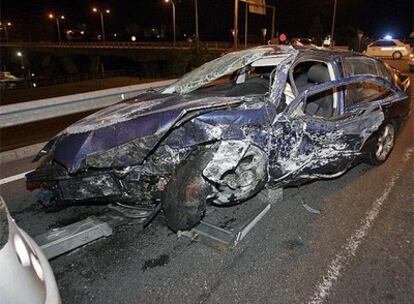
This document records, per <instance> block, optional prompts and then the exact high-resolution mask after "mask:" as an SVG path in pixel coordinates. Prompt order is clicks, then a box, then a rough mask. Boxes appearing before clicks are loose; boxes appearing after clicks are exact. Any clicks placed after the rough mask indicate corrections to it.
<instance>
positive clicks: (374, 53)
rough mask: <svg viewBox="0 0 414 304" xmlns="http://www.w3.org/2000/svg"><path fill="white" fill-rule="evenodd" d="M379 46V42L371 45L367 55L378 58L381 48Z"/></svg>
mask: <svg viewBox="0 0 414 304" xmlns="http://www.w3.org/2000/svg"><path fill="white" fill-rule="evenodd" d="M379 44H380V42H379V41H377V42H374V43H371V44H370V45H369V46H368V50H367V54H368V55H370V56H380V52H381V48H380V45H379Z"/></svg>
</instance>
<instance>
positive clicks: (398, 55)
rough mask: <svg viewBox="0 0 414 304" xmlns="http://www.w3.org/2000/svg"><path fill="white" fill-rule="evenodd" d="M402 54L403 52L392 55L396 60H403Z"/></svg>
mask: <svg viewBox="0 0 414 304" xmlns="http://www.w3.org/2000/svg"><path fill="white" fill-rule="evenodd" d="M402 56H403V55H402V53H401V52H394V53H392V58H394V59H401V58H402Z"/></svg>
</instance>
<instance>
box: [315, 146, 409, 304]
mask: <svg viewBox="0 0 414 304" xmlns="http://www.w3.org/2000/svg"><path fill="white" fill-rule="evenodd" d="M413 152H414V149H413V148H410V149H408V150H407V151H406V153H405V154H404V157H403V162H404V163H406V162H407V161H408V160H409V159H410V157H411V155H412V154H413ZM400 171H401V169H400V170H399V171H398V172H397V173H395V174H394V175H393V176H392V178H391V181H390V182H389V183H388V184H387V186H386V187H385V189H384V191H383V192H382V195H381V196H380V197H379V198H378V199H377V200H376V201H375V202H374V203H373V204H372V207H371V209H370V210H369V211H368V213H367V215H366V217H365V218H364V220H363V222H362V223H363V224H362V226H361V227H360V228H359V229H358V230H356V231H355V233H354V234H353V235H352V236H351V237H350V238H348V240H347V243H346V246H344V247H343V249H342V250H341V251H340V252H339V253H338V254H336V255H335V258H334V259H333V260H332V261H331V263H330V264H329V266H328V271H327V272H326V273H325V275H324V276H323V278H322V282H319V283H318V285H317V288H316V291H315V293H314V294H313V296H312V298H311V299H310V301H309V302H308V304H321V303H323V302H324V301H325V299H326V297H327V296H328V295H329V292H330V290H331V288H332V286H333V284H334V283H335V282H336V281H337V280H338V278H339V276H340V274H341V270H342V269H343V268H344V267H345V266H346V264H347V262H348V260H349V259H350V258H352V257H353V256H355V253H356V251H357V249H358V247H359V245H360V244H361V242H362V239H363V238H364V237H365V236H366V235H367V233H368V230H369V228H370V227H371V225H372V223H373V222H374V220H375V219H376V217H377V216H378V214H379V212H380V210H381V206H382V205H383V204H384V202H385V200H386V199H387V198H388V195H389V194H390V192H391V190H392V188H393V187H394V184H395V182H396V181H397V180H398V178H399V177H400Z"/></svg>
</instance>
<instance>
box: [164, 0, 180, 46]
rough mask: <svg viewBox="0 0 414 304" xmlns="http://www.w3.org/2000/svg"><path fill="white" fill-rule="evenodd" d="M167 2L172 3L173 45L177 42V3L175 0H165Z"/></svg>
mask: <svg viewBox="0 0 414 304" xmlns="http://www.w3.org/2000/svg"><path fill="white" fill-rule="evenodd" d="M165 3H171V6H172V13H173V45H174V47H175V44H176V42H177V39H176V34H175V3H174V1H173V0H165Z"/></svg>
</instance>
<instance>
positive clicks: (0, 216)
mask: <svg viewBox="0 0 414 304" xmlns="http://www.w3.org/2000/svg"><path fill="white" fill-rule="evenodd" d="M8 239H9V221H8V220H7V209H6V204H5V203H4V202H3V200H2V199H1V198H0V250H1V249H2V248H3V247H4V245H6V243H7V241H8Z"/></svg>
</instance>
